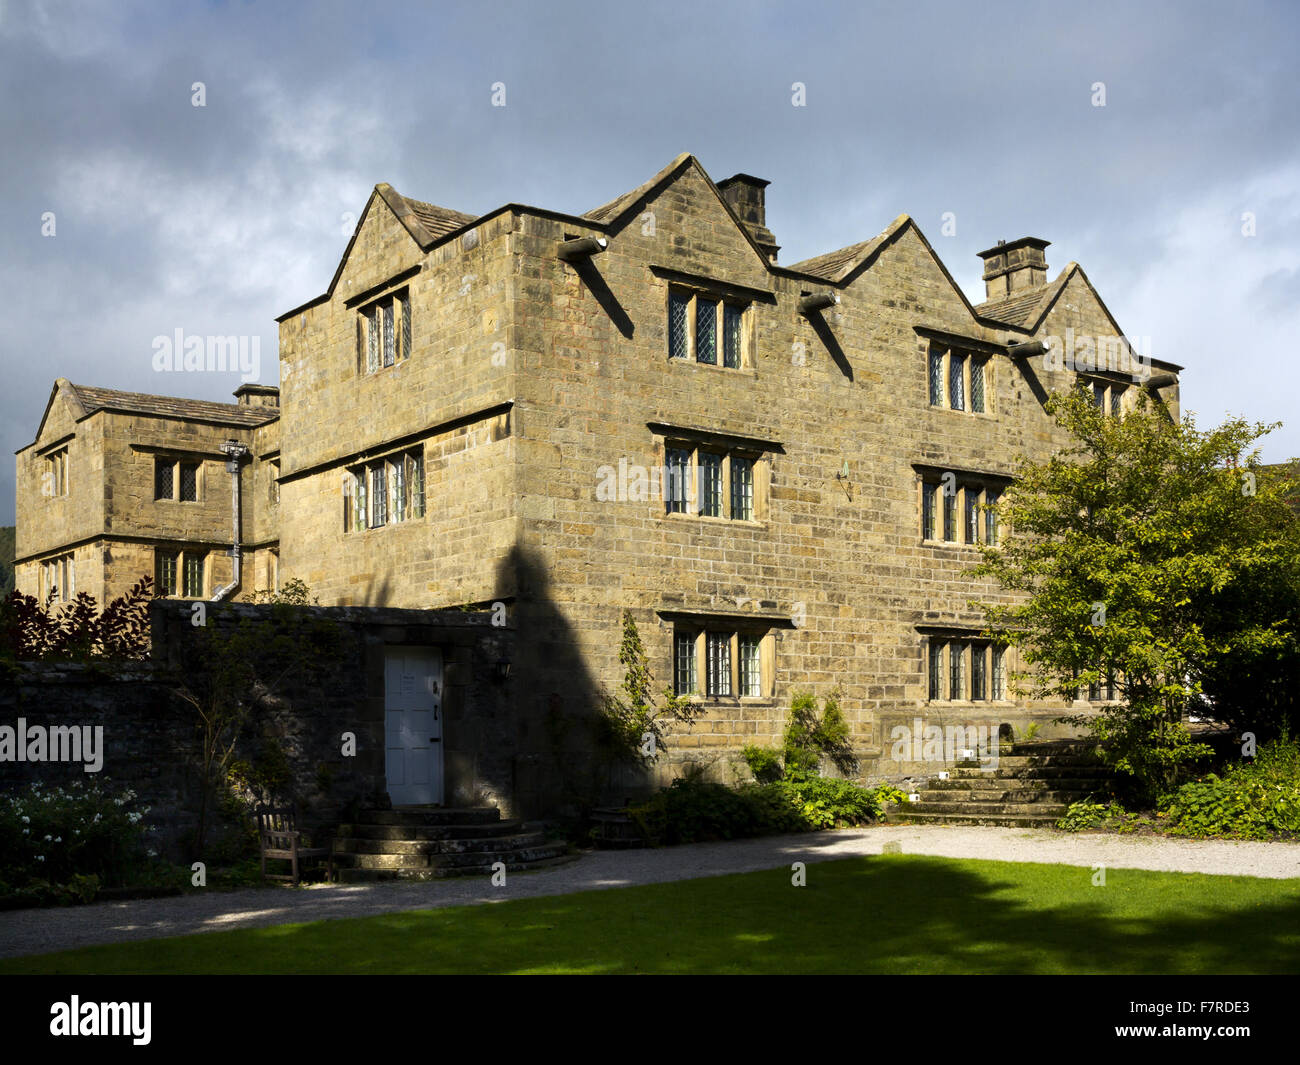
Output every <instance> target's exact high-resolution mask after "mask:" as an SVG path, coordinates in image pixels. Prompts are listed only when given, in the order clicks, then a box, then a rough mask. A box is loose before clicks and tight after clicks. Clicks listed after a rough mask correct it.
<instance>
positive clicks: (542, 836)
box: [333, 806, 572, 883]
mask: <svg viewBox="0 0 1300 1065" xmlns="http://www.w3.org/2000/svg"><path fill="white" fill-rule="evenodd" d="M333 853H334V865H335V867H336V868H337V870H338V876H339V880H340V882H342V883H358V882H361V881H371V880H434V879H438V878H441V877H447V876H474V875H481V876H486V875H490V874H491V873H492V872H493V866H494V865H495V864H496V863H497V862H502V863H504V864H505V868H506V870H507V871H508V872H512V873H515V872H527V871H529V870H533V869H543V868H547V867H549V866H551V865H559V864H562V863H564V862H567V861H570V860H572V859H571V857H570V855H569V848H568V845H567V844H566V843H564V842H563V841H557V840H548V839H547V838H546V833H545V832H544V831H543V829H542V826H540V825H537V824H529V823H526V822H522V821H503V820H501V813H500V811H499V810H498V809H497V808H496V807H495V806H484V807H471V808H465V809H445V808H442V807H436V806H429V807H419V806H407V807H396V808H394V809H391V810H366V811H363V812H362V813H361V814H360V815H358V818H357V820H356V821H355V822H354V823H351V824H344V825H340V826H339V827H338V830H337V832H336V834H335V837H334V845H333Z"/></svg>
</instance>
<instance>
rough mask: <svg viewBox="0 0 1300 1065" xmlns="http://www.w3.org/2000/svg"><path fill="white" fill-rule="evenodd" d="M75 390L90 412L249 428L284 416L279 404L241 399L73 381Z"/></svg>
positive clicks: (87, 411)
mask: <svg viewBox="0 0 1300 1065" xmlns="http://www.w3.org/2000/svg"><path fill="white" fill-rule="evenodd" d="M72 390H73V392H74V393H75V394H76V396H77V399H78V400H80V402H81V405H82V406H83V407H84V408H85V409H86V413H87V414H90V413H92V412H94V411H97V410H111V411H122V412H125V413H129V414H155V415H158V416H160V417H163V418H181V419H187V420H190V421H203V422H217V423H220V424H222V425H236V426H240V427H243V428H248V429H253V428H256V427H257V426H259V425H265V424H266V423H267V422H273V421H275V419H276V418H278V417H280V408H279V407H266V406H261V407H245V406H241V405H240V404H238V403H213V402H211V401H209V400H206V399H178V398H177V397H175V396H151V395H146V394H145V393H143V392H119V391H118V390H117V389H115V388H97V387H95V386H94V385H73V386H72Z"/></svg>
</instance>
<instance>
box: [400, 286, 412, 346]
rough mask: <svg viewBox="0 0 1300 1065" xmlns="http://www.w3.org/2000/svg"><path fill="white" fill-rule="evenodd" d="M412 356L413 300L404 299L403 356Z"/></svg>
mask: <svg viewBox="0 0 1300 1065" xmlns="http://www.w3.org/2000/svg"><path fill="white" fill-rule="evenodd" d="M410 357H411V301H410V300H409V299H404V300H402V358H404V359H409V358H410Z"/></svg>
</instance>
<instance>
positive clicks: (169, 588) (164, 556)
mask: <svg viewBox="0 0 1300 1065" xmlns="http://www.w3.org/2000/svg"><path fill="white" fill-rule="evenodd" d="M178 558H179V556H178V555H177V553H176V552H175V551H159V552H157V554H156V555H155V556H154V583H156V584H157V585H158V591H159V593H160V594H162V595H175V594H176V563H177V560H178Z"/></svg>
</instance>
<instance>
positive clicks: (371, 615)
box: [0, 600, 516, 860]
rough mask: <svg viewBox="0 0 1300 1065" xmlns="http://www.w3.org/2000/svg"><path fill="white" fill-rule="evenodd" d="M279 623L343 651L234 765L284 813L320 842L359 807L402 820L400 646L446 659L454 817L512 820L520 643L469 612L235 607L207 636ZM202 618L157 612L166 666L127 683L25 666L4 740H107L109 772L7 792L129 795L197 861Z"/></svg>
mask: <svg viewBox="0 0 1300 1065" xmlns="http://www.w3.org/2000/svg"><path fill="white" fill-rule="evenodd" d="M286 609H287V610H288V611H289V612H288V613H286ZM273 610H278V611H279V613H278V614H276V615H275V616H276V617H277V618H278V619H279V620H280V622H281V624H282V626H283V625H284V624H285V619H286V618H289V619H291V620H290V621H289V622H288V623H287V630H284V629H282V631H289V632H291V633H292V632H293V631H294V630H301V631H302V632H307V631H309V630H311V631H320V629H321V627H322V624H323V625H324V626H325V627H327V628H329V629H331V630H332V631H334V632H335V633H336V634H337V638H336V640H335V641H334V643H333V649H332V651H331V653H330V654H329V655H328V656H317V657H312V658H310V659H308V660H304V661H303V662H301V663H299V664H298V665H297V666H296V667H295V668H294V669H292V670H291V671H290V672H289V673H288V674H287V675H286V676H284V677H283V679H282V680H280V681H279V682H277V683H276V684H275V685H274V691H273V692H272V693H271V694H269V695H267V696H266V697H264V698H262V699H261V700H260V701H259V702H258V704H257V706H256V708H255V710H254V712H253V713H252V714H251V716H250V718H249V720H248V722H247V725H246V727H245V729H244V732H243V737H242V739H241V741H240V743H239V744H238V746H237V748H236V750H235V755H234V757H235V759H236V760H239V761H242V762H244V763H245V764H246V766H247V767H248V768H250V769H251V770H252V775H253V776H254V777H255V778H256V777H259V776H260V777H262V778H267V777H270V778H272V779H275V780H276V781H277V784H276V789H275V794H274V798H275V799H276V801H292V802H295V803H297V805H298V807H299V811H300V817H301V819H302V822H303V825H304V827H305V828H306V829H307V830H308V831H309V832H310V831H315V832H321V831H323V830H328V828H329V827H330V826H332V825H333V824H335V823H337V822H338V821H340V820H342V819H344V818H345V817H346V816H348V815H349V814H350V813H351V812H352V811H354V810H355V809H356V808H358V807H362V806H380V807H383V806H387V805H389V800H388V794H387V783H386V778H385V764H384V649H385V647H386V646H389V645H418V646H430V647H437V648H439V649H440V650H441V651H442V654H443V661H444V677H443V679H444V690H443V704H442V705H443V716H444V719H445V721H444V730H443V735H444V742H445V753H444V771H445V781H446V785H445V786H446V800H447V802H448V804H449V805H472V804H489V805H499V806H501V808H502V814H503V816H510V815H511V813H512V804H513V801H514V774H515V772H516V766H515V735H514V733H515V727H514V722H513V717H512V714H511V712H510V709H509V704H508V682H506V681H504V680H503V679H502V678H501V675H500V674H501V669H500V663H502V662H504V661H508V660H509V658H510V656H511V655H512V652H513V645H514V633H513V630H511V629H509V628H498V627H493V626H492V625H491V620H490V615H488V614H485V613H467V612H463V611H460V610H444V611H421V610H389V609H374V608H354V607H293V608H285V607H279V608H273V607H269V606H256V605H251V604H224V603H223V604H207V618H206V622H207V626H209V627H212V628H214V629H216V630H218V631H220V630H226V631H230V630H233V629H234V628H235V627H236V626H238V625H239V624H240V623H241V622H252V623H257V622H262V621H267V620H268V619H269V618H271V616H272V614H271V612H272V611H273ZM191 617H192V614H191V604H189V603H187V602H177V601H169V600H156V601H155V602H154V603H153V604H152V605H151V612H150V624H151V631H152V639H153V660H152V661H151V662H149V663H147V664H140V665H136V666H134V667H133V668H131V669H130V670H128V671H108V670H105V669H103V668H100V667H97V666H94V665H82V664H50V663H22V664H20V665H19V667H18V671H17V673H16V675H15V676H14V678H13V681H12V683H10V682H7V681H5V682H0V726H10V727H15V728H16V727H17V724H18V721H19V719H22V720H23V722H24V723H25V727H26V728H27V729H28V730H31V729H32V728H34V727H41V728H45V729H50V728H52V727H55V726H73V725H75V726H83V727H84V726H89V727H90V728H92V729H93V728H95V727H97V726H98V727H102V729H103V732H102V737H103V750H102V752H99V753H100V754H101V755H102V768H101V769H100V771H99V772H98V773H94V774H91V773H87V772H86V771H85V763H84V761H75V762H74V761H62V762H49V761H47V762H28V761H23V762H17V761H4V762H0V790H14V789H17V788H21V787H23V786H26V785H27V784H30V783H32V782H34V781H40V782H41V783H42V784H45V785H57V784H62V783H66V782H69V781H72V780H89V779H91V778H92V777H95V778H98V779H100V780H101V781H102V780H105V779H107V780H109V781H111V782H113V783H115V784H119V783H120V784H127V785H129V786H130V787H132V788H133V789H134V790H135V791H136V792H137V794H138V796H139V799H140V801H141V802H142V803H143V804H145V805H148V806H150V807H151V809H150V811H149V813H148V815H147V817H146V820H147V822H148V823H149V824H151V825H152V826H154V827H156V828H157V830H158V842H159V844H160V848H161V849H162V850H163V851H164V852H165V853H168V854H169V855H171V856H172V857H176V858H182V857H185V856H187V854H188V845H189V841H190V840H191V839H192V837H193V833H194V829H195V827H196V823H197V809H198V779H199V776H198V773H197V765H198V760H199V756H200V754H201V751H202V741H201V733H200V730H199V728H198V720H199V719H198V714H197V712H196V710H195V709H194V707H192V706H190V705H188V704H187V703H185V702H184V700H182V699H181V698H179V697H178V696H177V694H176V693H175V689H176V688H177V687H178V686H180V683H181V682H182V681H184V680H185V679H186V678H187V677H189V676H192V675H193V674H195V673H196V672H197V671H199V670H201V669H202V668H203V667H204V663H203V662H201V661H200V660H199V659H198V657H197V656H198V655H199V654H200V653H201V651H200V649H201V648H202V646H203V636H202V633H201V630H200V629H197V628H196V627H195V626H194V625H193V624H191ZM345 733H351V734H352V735H353V736H354V737H355V753H354V754H345V753H344V734H345ZM91 735H93V733H92V734H91ZM247 797H248V798H250V799H251V798H252V796H251V794H250V795H248V796H247ZM232 842H237V841H233V840H232V839H231V836H230V833H229V831H227V832H226V833H224V834H223V833H221V832H218V833H216V834H215V835H214V836H213V837H212V839H211V840H210V847H211V848H215V849H217V850H220V849H221V848H223V847H226V848H228V847H230V846H231V845H232ZM219 857H220V855H214V860H216V859H217V858H219Z"/></svg>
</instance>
